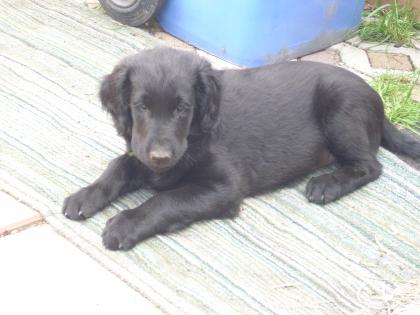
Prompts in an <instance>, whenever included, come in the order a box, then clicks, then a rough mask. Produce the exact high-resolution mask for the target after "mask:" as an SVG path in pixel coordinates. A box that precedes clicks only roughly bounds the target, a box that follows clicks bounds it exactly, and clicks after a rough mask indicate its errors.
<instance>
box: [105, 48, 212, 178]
mask: <svg viewBox="0 0 420 315" xmlns="http://www.w3.org/2000/svg"><path fill="white" fill-rule="evenodd" d="M100 99H101V102H102V105H103V107H104V108H105V109H106V110H107V111H108V112H109V113H110V114H111V116H112V118H113V120H114V124H115V127H116V128H117V131H118V133H119V134H120V135H121V136H122V137H124V139H125V140H126V142H127V146H128V147H129V149H131V150H132V151H133V153H134V154H135V156H136V157H137V158H138V159H140V160H141V161H142V162H143V163H144V164H145V165H146V166H148V167H149V168H150V169H152V170H153V171H156V172H163V171H166V170H168V169H170V168H171V167H173V166H174V165H175V164H176V163H177V162H178V161H179V160H180V158H181V157H182V156H183V155H184V153H185V151H186V150H187V148H188V145H189V143H190V142H191V141H192V139H193V138H194V139H197V138H200V137H204V136H206V135H208V134H209V133H211V132H212V131H213V130H214V128H215V127H216V125H217V123H218V116H219V115H218V114H219V85H218V83H217V79H216V78H215V77H214V75H213V70H212V69H211V66H210V64H209V63H208V62H207V61H204V60H203V59H201V58H200V57H198V56H197V55H195V54H193V53H188V52H184V51H178V50H175V49H170V48H156V49H151V50H145V51H143V52H141V53H139V54H136V55H134V56H130V57H128V58H126V59H124V60H123V61H122V62H121V63H120V64H118V65H117V66H116V67H115V68H114V70H113V72H112V73H111V74H109V75H108V76H106V77H105V78H104V80H103V81H102V84H101V89H100Z"/></svg>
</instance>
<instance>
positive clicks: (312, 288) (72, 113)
mask: <svg viewBox="0 0 420 315" xmlns="http://www.w3.org/2000/svg"><path fill="white" fill-rule="evenodd" d="M156 44H158V42H157V40H155V39H154V38H152V37H150V36H148V35H147V34H146V33H144V32H142V31H141V30H139V29H135V28H129V27H124V26H119V25H118V24H115V23H114V22H113V21H112V20H111V19H109V18H108V17H106V16H104V15H103V14H102V13H101V12H99V11H95V10H89V9H88V8H87V7H85V6H84V5H83V2H82V1H81V0H78V1H60V0H43V1H40V0H38V1H36V0H32V1H31V0H26V1H17V0H1V1H0V154H1V155H0V189H1V190H2V191H5V192H7V193H9V194H11V195H13V196H15V197H16V198H18V199H20V200H22V202H24V203H26V204H28V205H30V206H31V207H33V208H34V209H36V210H38V211H39V212H41V213H42V214H43V215H44V216H45V218H46V221H47V222H48V223H49V224H51V225H52V226H53V227H54V228H55V229H56V230H57V231H58V232H59V233H61V234H62V235H64V236H65V237H66V238H68V239H69V240H70V241H71V242H73V243H75V244H76V245H77V246H79V247H80V248H81V249H82V250H83V251H85V252H86V253H88V254H89V255H90V256H92V257H93V258H94V259H96V260H97V261H98V262H100V263H101V264H103V265H104V266H105V267H106V268H108V269H109V270H111V271H112V272H114V273H115V274H116V275H118V276H119V277H120V278H121V279H123V280H124V281H126V282H127V283H128V284H129V285H130V286H131V287H133V288H134V289H135V290H137V291H138V292H139V293H140V294H142V295H143V296H145V297H147V298H148V299H149V300H150V301H151V302H152V303H153V304H155V305H156V306H158V307H159V308H160V309H161V310H162V311H163V312H164V313H168V314H350V313H354V312H359V313H360V312H362V313H363V314H370V313H371V312H375V310H377V309H379V308H381V307H383V306H384V304H383V303H382V300H381V299H380V297H382V296H386V294H388V293H389V292H393V290H395V289H396V288H398V287H400V286H403V285H406V284H407V283H410V281H411V279H414V278H416V277H418V275H419V265H420V254H419V249H420V237H419V231H420V177H419V175H420V174H419V172H417V171H415V170H414V169H412V168H410V167H409V166H408V165H407V164H405V163H403V162H402V161H400V160H399V159H398V158H397V157H395V156H394V155H392V154H390V153H388V152H386V151H384V150H381V152H380V160H381V162H382V163H383V165H384V174H383V176H381V178H380V179H379V180H377V181H375V182H374V183H371V184H369V185H368V186H366V187H364V188H363V189H361V190H359V191H358V192H356V193H354V194H351V195H350V196H348V197H345V198H343V199H342V200H340V201H338V202H336V203H333V204H331V205H328V206H325V207H319V206H316V205H313V204H309V203H308V202H307V201H306V199H305V198H304V196H303V191H304V187H305V182H306V180H302V181H299V182H297V183H295V184H293V185H291V186H289V187H285V188H283V189H281V190H278V191H276V192H274V193H271V194H266V195H263V196H259V197H257V198H249V199H247V200H246V201H245V202H244V204H243V206H242V210H241V212H240V215H239V217H238V218H237V219H235V220H220V221H213V222H205V223H200V224H197V225H195V226H194V227H193V228H190V229H187V230H185V231H182V232H179V233H177V234H174V235H170V236H160V237H156V238H153V239H150V240H148V241H146V242H144V243H142V244H141V245H139V246H137V247H136V248H135V249H134V250H132V251H130V252H127V253H121V252H111V251H107V250H105V249H104V248H103V247H102V244H101V238H100V234H101V231H102V229H103V227H104V225H105V222H106V220H107V219H109V218H110V217H112V216H113V215H115V214H116V213H117V212H118V211H119V210H121V209H126V208H129V207H133V206H135V205H138V204H140V203H141V202H142V201H144V200H145V199H146V198H148V197H149V196H150V195H151V193H150V192H147V191H139V192H137V193H133V194H130V195H128V196H126V197H124V198H122V199H121V200H118V201H117V202H115V203H114V204H113V205H112V206H110V207H108V208H107V209H106V210H105V211H104V212H102V213H100V214H99V215H97V216H95V217H94V218H92V219H90V220H87V221H86V222H82V223H80V222H72V221H69V220H66V219H64V218H63V216H62V215H61V210H60V209H61V204H62V202H63V199H64V198H65V197H66V196H67V195H68V194H70V193H72V192H74V191H76V190H78V189H79V188H80V187H82V186H85V185H87V184H88V183H90V182H92V181H93V180H94V179H95V178H96V177H97V176H98V175H99V174H100V173H101V172H102V170H103V169H104V168H105V167H106V165H107V163H108V162H109V161H110V160H111V159H112V158H114V157H116V156H118V155H119V154H121V153H123V150H124V144H123V142H122V141H121V139H119V138H118V137H117V136H116V134H115V131H114V129H113V127H112V124H111V121H110V118H109V117H108V116H107V115H105V113H103V112H102V110H101V109H100V106H99V103H98V100H97V96H96V93H97V87H98V82H99V79H100V78H101V76H103V75H104V74H106V73H107V72H109V71H110V70H111V69H112V67H113V65H114V64H115V63H116V62H117V61H118V60H119V59H120V58H121V57H123V56H126V55H128V54H130V53H133V52H135V51H137V50H140V49H143V48H145V47H152V46H154V45H156ZM52 254H54V253H52ZM361 310H362V311H361Z"/></svg>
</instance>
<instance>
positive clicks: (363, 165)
mask: <svg viewBox="0 0 420 315" xmlns="http://www.w3.org/2000/svg"><path fill="white" fill-rule="evenodd" d="M380 174H381V164H380V163H379V162H378V161H377V160H376V159H375V158H372V159H371V160H370V161H358V162H355V163H352V164H348V165H343V166H342V167H340V168H339V169H337V170H336V171H334V172H332V173H330V174H324V175H321V176H317V177H313V178H311V179H310V181H309V182H308V184H307V185H306V196H307V198H308V200H309V201H311V202H314V203H317V204H325V203H328V202H331V201H334V200H336V199H338V198H340V197H342V196H344V195H346V194H348V193H351V192H352V191H354V190H356V189H357V188H359V187H361V186H363V185H365V184H367V183H369V182H371V181H373V180H375V179H377V178H378V177H379V175H380Z"/></svg>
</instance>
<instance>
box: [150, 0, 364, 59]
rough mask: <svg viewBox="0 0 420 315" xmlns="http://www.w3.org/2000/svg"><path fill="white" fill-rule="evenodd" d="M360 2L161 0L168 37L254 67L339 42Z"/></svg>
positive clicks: (355, 17)
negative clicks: (164, 0) (173, 37)
mask: <svg viewBox="0 0 420 315" xmlns="http://www.w3.org/2000/svg"><path fill="white" fill-rule="evenodd" d="M364 2H365V1H364V0H197V1H192V0H166V3H165V5H164V7H163V8H162V11H161V13H160V14H159V17H158V19H159V22H160V24H161V26H162V28H163V29H164V30H165V31H167V32H168V33H170V34H172V35H174V36H176V37H178V38H180V39H182V40H184V41H186V42H189V43H191V44H192V45H194V46H196V47H198V48H200V49H203V50H205V51H207V52H209V53H211V54H213V55H216V56H218V57H221V58H222V59H225V60H228V61H231V62H233V63H236V64H239V65H244V66H259V65H263V64H267V63H272V62H275V61H278V60H285V59H293V58H296V57H300V56H303V55H306V54H308V53H311V52H314V51H317V50H320V49H324V48H326V47H328V46H331V45H332V44H335V43H337V42H340V41H342V40H343V39H344V38H345V37H346V36H348V35H349V33H350V32H351V31H353V30H354V29H355V28H357V26H358V24H359V23H360V17H361V14H362V11H363V7H364Z"/></svg>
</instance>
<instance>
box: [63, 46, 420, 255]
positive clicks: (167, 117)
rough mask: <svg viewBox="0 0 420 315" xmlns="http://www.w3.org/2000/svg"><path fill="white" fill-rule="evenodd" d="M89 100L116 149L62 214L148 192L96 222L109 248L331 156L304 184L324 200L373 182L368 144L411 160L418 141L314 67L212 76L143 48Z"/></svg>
mask: <svg viewBox="0 0 420 315" xmlns="http://www.w3.org/2000/svg"><path fill="white" fill-rule="evenodd" d="M100 98H101V102H102V105H103V107H104V108H105V109H106V110H107V111H108V112H109V113H111V116H112V118H113V120H114V123H115V127H116V129H117V131H118V133H119V134H120V135H121V136H122V137H123V138H124V139H125V141H126V143H127V152H126V153H125V154H124V155H122V156H120V157H118V158H116V159H115V160H113V161H112V162H111V163H110V164H109V166H108V169H107V170H106V171H105V172H104V173H103V174H102V176H100V177H99V178H98V179H97V180H96V181H95V182H94V183H93V184H91V185H89V186H87V187H85V188H83V189H82V190H80V191H79V192H77V193H75V194H73V195H71V196H69V197H68V198H67V199H66V200H65V202H64V207H63V213H64V215H65V216H66V217H68V218H69V219H72V220H82V219H86V218H88V217H90V216H92V215H94V214H95V213H96V212H98V211H100V210H102V209H103V208H104V207H105V206H107V205H108V204H109V203H110V202H112V201H113V200H115V199H116V198H117V197H119V196H121V195H122V194H124V193H127V192H130V191H133V190H135V189H139V188H141V187H152V188H154V189H156V190H157V191H159V192H158V193H157V194H156V195H155V196H154V197H152V198H150V199H149V200H147V201H146V202H145V203H143V204H142V205H140V206H139V207H137V208H135V209H130V210H125V211H122V212H120V213H119V214H117V215H116V216H115V217H113V218H112V219H110V220H109V221H108V223H107V224H106V227H105V230H104V232H103V243H104V245H105V246H106V247H107V248H109V249H113V250H116V249H124V250H127V249H130V248H132V247H133V246H135V245H136V244H137V243H138V242H140V241H142V240H144V239H146V238H148V237H151V236H153V235H155V234H161V233H168V232H172V231H175V230H179V229H182V228H184V227H186V226H188V225H190V224H192V223H193V222H195V221H198V220H203V219H213V218H221V217H233V216H234V215H235V214H236V213H237V210H238V208H239V205H240V203H241V201H242V199H243V198H244V197H246V196H251V195H254V194H256V193H258V192H261V191H263V190H265V189H267V188H273V187H276V186H277V187H278V186H280V184H282V183H285V182H286V181H288V180H290V179H294V178H296V177H297V176H300V175H303V174H307V173H308V172H311V171H313V170H315V169H317V168H320V167H323V166H325V165H327V164H330V163H332V162H334V161H336V162H337V163H338V165H339V167H338V169H337V170H336V171H334V172H332V173H329V174H324V175H321V176H318V177H314V178H312V179H311V180H310V181H309V183H308V184H307V188H306V196H307V198H308V200H309V201H311V202H315V203H318V204H324V203H327V202H331V201H333V200H336V199H337V198H340V197H342V196H344V195H345V194H348V193H350V192H352V191H354V190H355V189H357V188H358V187H360V186H362V185H365V184H367V183H369V182H371V181H373V180H375V179H376V178H378V177H379V175H380V174H381V164H380V163H379V162H378V160H377V159H376V152H377V150H378V147H379V145H383V146H384V147H386V148H388V149H389V150H391V151H394V152H400V153H404V154H407V155H409V156H411V157H413V158H416V159H418V158H420V144H419V143H417V142H414V141H413V140H410V139H409V138H407V137H406V136H405V135H403V134H402V133H401V132H400V131H398V130H397V129H396V128H395V127H394V126H393V125H391V124H390V123H389V121H388V120H387V119H386V118H384V111H383V106H382V101H381V99H380V97H379V96H378V94H376V92H375V91H373V90H372V89H371V88H370V87H369V86H368V85H367V84H366V83H365V82H364V81H363V80H362V79H361V78H359V77H357V76H356V75H354V74H352V73H350V72H348V71H346V70H343V69H341V68H337V67H333V66H329V65H324V64H320V63H314V62H284V63H279V64H273V65H269V66H265V67H261V68H255V69H245V70H226V71H216V70H213V69H212V68H211V66H210V64H209V63H208V62H207V61H205V60H203V59H201V58H199V57H198V56H197V55H195V54H192V53H189V52H183V51H178V50H174V49H169V48H158V49H151V50H146V51H143V52H141V53H139V54H137V55H134V56H131V57H128V58H126V59H124V60H123V61H122V62H121V63H120V64H119V65H117V66H116V67H115V69H114V71H113V72H112V73H111V74H110V75H108V76H106V77H105V79H104V80H103V82H102V85H101V90H100Z"/></svg>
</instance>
